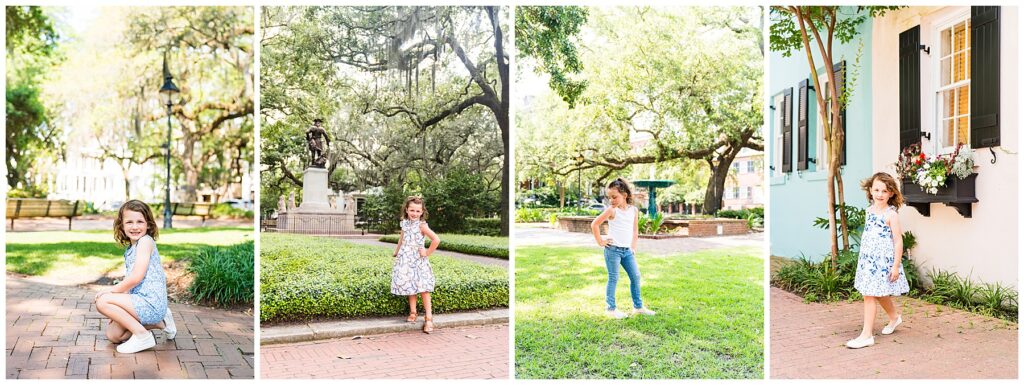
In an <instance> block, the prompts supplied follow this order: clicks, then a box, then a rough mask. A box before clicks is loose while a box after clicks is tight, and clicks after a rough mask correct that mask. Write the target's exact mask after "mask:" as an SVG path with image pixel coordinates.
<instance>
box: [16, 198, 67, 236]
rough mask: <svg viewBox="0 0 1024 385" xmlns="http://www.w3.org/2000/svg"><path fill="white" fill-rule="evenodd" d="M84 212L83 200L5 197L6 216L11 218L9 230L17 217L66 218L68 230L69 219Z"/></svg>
mask: <svg viewBox="0 0 1024 385" xmlns="http://www.w3.org/2000/svg"><path fill="white" fill-rule="evenodd" d="M84 212H85V202H83V201H68V200H49V199H37V198H9V199H7V218H10V220H11V230H14V220H15V219H19V218H39V217H46V218H67V219H68V230H69V231H70V230H71V219H72V218H74V217H77V216H81V215H82V214H83V213H84Z"/></svg>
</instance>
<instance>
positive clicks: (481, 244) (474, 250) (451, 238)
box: [380, 233, 508, 259]
mask: <svg viewBox="0 0 1024 385" xmlns="http://www.w3.org/2000/svg"><path fill="white" fill-rule="evenodd" d="M437 236H438V237H441V245H440V246H438V247H437V248H438V249H441V250H448V251H454V252H457V253H465V254H473V255H483V256H486V257H495V258H502V259H508V237H488V236H483V235H466V234H447V233H445V234H438V235H437ZM380 241H381V242H389V243H398V235H397V234H391V235H385V236H383V237H380ZM424 241H425V242H424V243H425V244H426V246H428V247H429V246H430V239H429V238H427V239H424ZM393 252H394V250H392V253H393Z"/></svg>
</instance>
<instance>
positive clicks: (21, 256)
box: [6, 227, 253, 277]
mask: <svg viewBox="0 0 1024 385" xmlns="http://www.w3.org/2000/svg"><path fill="white" fill-rule="evenodd" d="M252 231H253V229H252V228H251V227H228V228H225V227H207V228H195V229H182V230H177V229H171V230H166V231H165V230H161V231H160V237H159V239H158V240H157V249H158V250H159V251H160V257H161V259H162V260H164V261H175V260H186V259H189V258H191V257H192V256H193V255H195V254H196V253H197V252H199V250H200V249H201V248H203V247H204V246H209V245H215V246H226V245H232V244H237V243H241V242H245V241H251V240H252ZM6 250H7V259H6V267H7V271H8V272H14V273H19V274H26V275H34V276H44V275H45V276H55V277H61V276H102V275H103V274H105V273H106V272H108V271H111V270H113V269H116V268H118V267H120V266H123V264H124V257H123V255H124V249H123V248H121V247H120V246H118V245H117V244H116V243H114V236H113V233H112V231H110V230H84V231H40V232H9V233H7V245H6Z"/></svg>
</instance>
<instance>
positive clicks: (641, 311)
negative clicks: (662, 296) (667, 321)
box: [633, 307, 658, 315]
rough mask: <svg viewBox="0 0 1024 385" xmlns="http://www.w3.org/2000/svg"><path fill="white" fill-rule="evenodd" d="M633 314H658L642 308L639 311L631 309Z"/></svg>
mask: <svg viewBox="0 0 1024 385" xmlns="http://www.w3.org/2000/svg"><path fill="white" fill-rule="evenodd" d="M633 314H643V315H655V314H658V313H655V312H654V310H651V309H648V308H646V307H644V308H640V309H633Z"/></svg>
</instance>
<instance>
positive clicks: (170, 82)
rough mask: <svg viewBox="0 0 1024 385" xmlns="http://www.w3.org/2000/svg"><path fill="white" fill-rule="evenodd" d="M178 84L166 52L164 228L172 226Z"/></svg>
mask: <svg viewBox="0 0 1024 385" xmlns="http://www.w3.org/2000/svg"><path fill="white" fill-rule="evenodd" d="M178 92H180V91H179V90H178V86H176V85H174V77H173V76H171V70H170V69H168V68H167V54H166V53H164V85H163V87H160V94H161V95H163V96H164V100H166V101H167V144H166V145H165V146H164V149H165V150H166V151H167V152H166V155H165V156H164V158H165V159H166V161H167V189H166V190H165V195H164V228H165V229H169V228H171V106H172V105H174V97H175V96H177V95H178Z"/></svg>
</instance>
